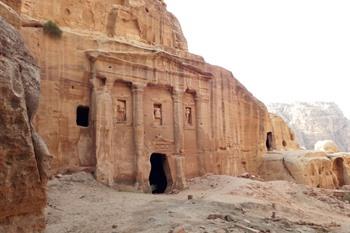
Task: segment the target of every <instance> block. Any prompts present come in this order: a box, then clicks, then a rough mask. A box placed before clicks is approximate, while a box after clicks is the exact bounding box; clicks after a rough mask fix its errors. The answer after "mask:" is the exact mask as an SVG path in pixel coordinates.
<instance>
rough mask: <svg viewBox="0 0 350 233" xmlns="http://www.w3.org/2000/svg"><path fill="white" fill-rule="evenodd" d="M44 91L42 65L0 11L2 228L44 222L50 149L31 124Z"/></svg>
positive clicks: (14, 232) (36, 228) (36, 227)
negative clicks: (41, 93)
mask: <svg viewBox="0 0 350 233" xmlns="http://www.w3.org/2000/svg"><path fill="white" fill-rule="evenodd" d="M5 16H8V15H5ZM39 95H40V75H39V68H38V67H37V66H36V65H35V63H34V60H33V58H32V57H31V56H30V55H29V53H28V51H27V50H26V49H25V47H24V44H23V41H22V39H21V36H20V35H19V33H18V32H17V31H16V30H15V29H14V28H13V27H12V26H11V25H10V24H8V23H7V22H6V21H4V19H3V18H2V17H0V96H1V98H0V232H1V233H19V232H25V233H38V232H41V231H42V230H43V229H44V227H45V219H44V214H43V209H44V207H45V206H46V188H45V186H46V181H47V173H46V172H47V169H48V159H49V153H48V150H47V148H46V145H45V143H44V142H43V141H42V140H41V138H40V137H39V135H38V134H37V133H35V131H34V129H33V127H32V125H31V121H32V119H33V116H34V114H35V112H36V109H37V108H38V104H39V103H38V100H39Z"/></svg>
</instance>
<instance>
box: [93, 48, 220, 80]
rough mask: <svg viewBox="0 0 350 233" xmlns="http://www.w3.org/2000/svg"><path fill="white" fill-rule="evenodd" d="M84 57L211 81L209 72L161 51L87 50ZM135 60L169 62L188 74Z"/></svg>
mask: <svg viewBox="0 0 350 233" xmlns="http://www.w3.org/2000/svg"><path fill="white" fill-rule="evenodd" d="M86 55H87V57H88V58H89V60H90V61H91V62H92V61H104V62H110V63H112V64H124V65H129V66H132V67H138V68H141V69H144V70H148V71H152V72H154V71H157V72H167V73H170V74H175V75H178V76H184V75H188V76H193V75H195V76H198V77H200V78H204V79H212V78H213V74H212V73H210V72H207V71H205V70H203V69H201V68H200V67H197V66H193V65H191V64H188V63H186V62H184V61H182V59H181V57H178V56H175V55H172V54H170V53H167V52H165V51H162V50H149V51H146V52H124V51H118V52H107V51H101V50H88V51H86ZM137 58H145V59H144V60H145V61H146V58H151V59H152V60H156V59H157V58H161V59H166V60H168V61H169V62H172V63H174V64H176V65H177V66H178V67H179V70H182V71H187V72H188V74H186V73H183V72H177V71H169V70H165V69H161V67H155V66H150V65H147V64H145V63H137V62H134V61H135V60H140V59H137Z"/></svg>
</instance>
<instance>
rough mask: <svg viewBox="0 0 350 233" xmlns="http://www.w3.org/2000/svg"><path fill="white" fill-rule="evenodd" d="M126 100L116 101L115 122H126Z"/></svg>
mask: <svg viewBox="0 0 350 233" xmlns="http://www.w3.org/2000/svg"><path fill="white" fill-rule="evenodd" d="M126 119H127V118H126V100H120V99H118V100H117V122H118V123H123V122H126Z"/></svg>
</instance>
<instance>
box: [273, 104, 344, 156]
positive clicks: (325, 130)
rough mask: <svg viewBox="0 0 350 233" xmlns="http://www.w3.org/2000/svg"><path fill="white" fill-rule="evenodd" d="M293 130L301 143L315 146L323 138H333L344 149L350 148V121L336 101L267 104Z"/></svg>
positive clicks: (311, 146)
mask: <svg viewBox="0 0 350 233" xmlns="http://www.w3.org/2000/svg"><path fill="white" fill-rule="evenodd" d="M268 108H269V110H270V111H271V112H273V113H275V114H277V115H280V116H281V117H282V118H283V119H284V120H285V121H286V122H287V123H288V124H289V126H290V127H291V128H292V129H293V130H294V132H295V134H296V137H297V138H298V141H299V143H300V146H302V147H305V148H306V149H314V145H315V143H316V142H317V141H320V140H333V141H334V142H335V143H336V144H337V145H338V147H339V149H340V150H341V151H350V121H349V120H348V119H347V118H346V117H345V116H344V114H343V112H342V111H341V110H340V108H339V107H338V106H337V105H336V104H334V103H324V102H316V103H294V104H282V103H275V104H270V105H268Z"/></svg>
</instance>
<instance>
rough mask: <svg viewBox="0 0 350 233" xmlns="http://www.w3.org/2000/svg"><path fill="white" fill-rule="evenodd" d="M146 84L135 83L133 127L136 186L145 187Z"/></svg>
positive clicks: (133, 89) (133, 92)
mask: <svg viewBox="0 0 350 233" xmlns="http://www.w3.org/2000/svg"><path fill="white" fill-rule="evenodd" d="M144 87H145V85H144V84H136V83H135V84H133V85H132V94H133V129H134V145H135V154H136V160H135V168H136V184H135V186H136V188H137V189H144V188H146V187H145V184H144V181H145V177H144V174H143V171H142V169H143V166H144V134H145V129H144V119H143V95H144Z"/></svg>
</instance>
